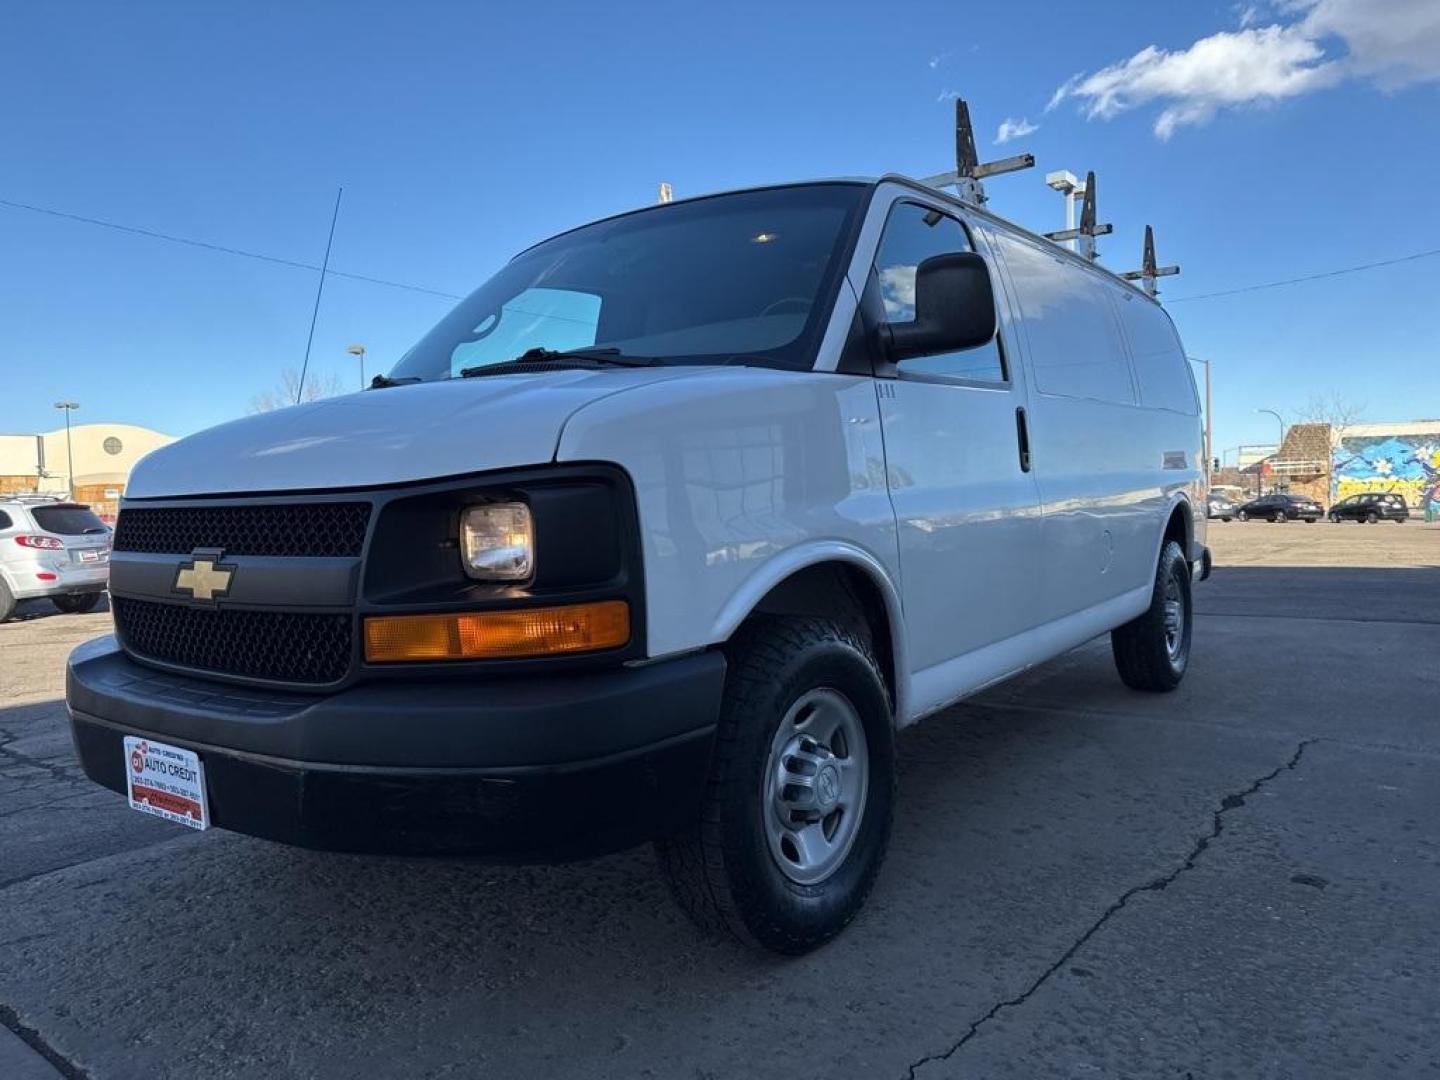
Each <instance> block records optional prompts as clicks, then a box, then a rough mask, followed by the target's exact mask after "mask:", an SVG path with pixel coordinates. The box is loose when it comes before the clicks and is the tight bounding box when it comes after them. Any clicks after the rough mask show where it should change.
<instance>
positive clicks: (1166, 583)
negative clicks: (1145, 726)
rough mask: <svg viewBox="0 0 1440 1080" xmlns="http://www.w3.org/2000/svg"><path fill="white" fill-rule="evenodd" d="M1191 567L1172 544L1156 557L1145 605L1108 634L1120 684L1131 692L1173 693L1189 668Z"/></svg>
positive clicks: (1175, 544)
mask: <svg viewBox="0 0 1440 1080" xmlns="http://www.w3.org/2000/svg"><path fill="white" fill-rule="evenodd" d="M1191 623H1192V614H1191V610H1190V564H1189V563H1188V562H1186V561H1185V553H1184V552H1183V551H1182V550H1180V545H1179V544H1177V543H1175V541H1173V540H1172V541H1170V543H1168V544H1166V545H1165V549H1164V550H1163V551H1162V552H1161V553H1160V565H1159V567H1158V568H1157V570H1156V573H1155V587H1154V589H1153V590H1152V591H1151V594H1150V606H1149V607H1148V608H1146V609H1145V612H1144V613H1143V614H1142V615H1140V616H1139V617H1138V618H1135V619H1132V620H1130V622H1128V623H1126V624H1125V625H1124V626H1120V627H1116V628H1115V629H1114V630H1112V631H1110V650H1111V652H1113V653H1114V655H1115V667H1116V668H1117V669H1118V670H1119V672H1120V679H1121V681H1122V682H1123V683H1124V684H1125V685H1126V686H1128V687H1130V688H1131V689H1132V690H1152V691H1159V692H1164V691H1167V690H1174V689H1175V688H1176V687H1177V686H1179V685H1180V680H1181V679H1183V678H1184V677H1185V669H1186V668H1187V667H1188V666H1189V664H1190V632H1191Z"/></svg>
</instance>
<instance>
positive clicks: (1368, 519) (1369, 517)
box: [1365, 510, 1380, 525]
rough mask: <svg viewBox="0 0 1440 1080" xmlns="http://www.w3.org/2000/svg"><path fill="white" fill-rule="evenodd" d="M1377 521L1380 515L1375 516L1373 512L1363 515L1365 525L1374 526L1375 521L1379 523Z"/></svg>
mask: <svg viewBox="0 0 1440 1080" xmlns="http://www.w3.org/2000/svg"><path fill="white" fill-rule="evenodd" d="M1379 520H1380V515H1379V514H1377V513H1376V512H1375V511H1374V510H1371V511H1369V512H1368V513H1367V514H1366V515H1365V524H1367V525H1374V524H1375V523H1376V522H1377V521H1379Z"/></svg>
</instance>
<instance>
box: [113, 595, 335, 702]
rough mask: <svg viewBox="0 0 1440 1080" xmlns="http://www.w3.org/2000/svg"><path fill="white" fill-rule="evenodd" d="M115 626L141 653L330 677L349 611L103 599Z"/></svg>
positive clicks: (275, 674) (189, 663)
mask: <svg viewBox="0 0 1440 1080" xmlns="http://www.w3.org/2000/svg"><path fill="white" fill-rule="evenodd" d="M110 604H111V607H112V608H113V610H114V613H115V629H116V630H117V631H118V632H119V635H120V640H121V643H122V644H124V646H125V647H126V649H128V650H129V651H130V652H132V653H134V654H135V655H137V656H139V657H141V658H142V659H149V660H157V661H160V662H161V663H166V664H174V665H175V666H177V667H184V668H192V669H194V670H196V671H202V672H214V673H217V674H222V675H238V676H243V677H245V678H249V679H271V680H274V681H276V682H290V683H332V682H338V681H339V680H340V679H342V678H344V677H345V673H346V671H348V670H349V667H350V641H351V633H352V631H351V625H352V621H351V617H350V616H349V615H344V614H321V615H316V614H311V613H300V612H290V611H246V610H243V609H236V608H198V607H188V606H185V605H183V604H157V603H153V602H152V601H149V600H134V599H129V598H127V597H123V596H113V597H111V599H110Z"/></svg>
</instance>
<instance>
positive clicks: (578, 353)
mask: <svg viewBox="0 0 1440 1080" xmlns="http://www.w3.org/2000/svg"><path fill="white" fill-rule="evenodd" d="M549 363H555V366H556V367H557V368H564V367H602V366H604V365H606V364H610V365H613V366H615V367H654V366H655V365H656V364H658V363H660V360H659V358H658V357H654V356H627V355H626V354H625V353H623V352H621V351H620V350H619V349H616V348H611V347H608V346H607V347H605V348H594V349H588V348H587V349H544V348H535V349H527V350H525V352H523V353H521V354H520V355H519V356H517V357H515V359H513V360H506V361H505V362H504V363H503V364H480V365H478V366H476V367H467V368H461V369H460V377H461V378H462V379H469V378H473V377H475V376H477V375H503V374H505V373H506V372H512V373H513V372H516V371H529V370H532V369H533V368H535V367H536V366H537V365H544V364H549Z"/></svg>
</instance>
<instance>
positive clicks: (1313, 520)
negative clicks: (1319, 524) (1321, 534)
mask: <svg viewBox="0 0 1440 1080" xmlns="http://www.w3.org/2000/svg"><path fill="white" fill-rule="evenodd" d="M1316 520H1317V519H1316V518H1306V519H1305V524H1306V525H1314V524H1315V522H1316Z"/></svg>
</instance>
